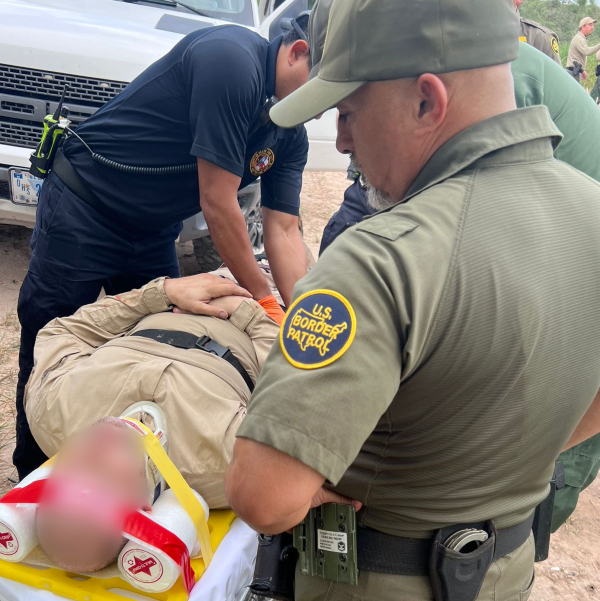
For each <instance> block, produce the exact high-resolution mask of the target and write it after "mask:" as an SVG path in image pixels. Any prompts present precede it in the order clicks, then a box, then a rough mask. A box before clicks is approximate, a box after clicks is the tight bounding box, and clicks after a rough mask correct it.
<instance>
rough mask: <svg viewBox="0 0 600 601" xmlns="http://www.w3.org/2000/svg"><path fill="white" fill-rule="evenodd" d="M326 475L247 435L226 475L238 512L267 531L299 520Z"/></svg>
mask: <svg viewBox="0 0 600 601" xmlns="http://www.w3.org/2000/svg"><path fill="white" fill-rule="evenodd" d="M324 481H325V478H324V477H323V476H321V475H320V474H318V473H317V472H315V471H314V470H312V469H311V468H309V467H308V466H306V465H304V464H303V463H301V462H300V461H298V460H296V459H293V458H292V457H290V456H288V455H286V454H284V453H281V452H279V451H277V450H276V449H273V448H271V447H268V446H266V445H263V444H261V443H257V442H255V441H253V440H249V439H247V438H238V439H237V441H236V443H235V447H234V451H233V460H232V462H231V464H230V466H229V468H228V469H227V473H226V476H225V494H226V495H227V499H228V500H229V503H230V505H231V508H232V509H233V510H234V511H235V513H236V514H237V515H238V516H239V517H240V518H241V519H243V520H244V521H245V522H246V523H247V524H249V525H250V526H251V527H252V528H254V529H255V530H256V531H258V532H262V533H263V534H279V533H280V532H284V531H285V530H289V529H290V528H293V527H294V526H296V524H299V523H300V522H301V521H302V520H303V519H304V517H305V516H306V514H307V513H308V510H309V509H310V507H311V502H312V499H313V497H314V496H315V494H316V492H317V491H318V490H319V489H320V488H321V486H322V485H323V482H324Z"/></svg>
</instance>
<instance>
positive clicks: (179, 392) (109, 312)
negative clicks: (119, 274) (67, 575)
mask: <svg viewBox="0 0 600 601" xmlns="http://www.w3.org/2000/svg"><path fill="white" fill-rule="evenodd" d="M248 296H249V295H248V293H247V292H246V291H245V290H243V289H242V288H240V287H238V286H237V285H236V284H235V283H233V282H230V281H229V280H228V279H223V278H220V277H214V276H211V275H199V276H192V277H188V278H178V279H165V278H158V279H157V280H154V281H152V282H150V283H148V284H146V285H145V286H143V287H142V288H141V289H139V290H132V291H130V292H126V293H125V294H121V295H119V296H116V297H104V298H103V299H101V300H99V301H97V302H96V303H93V304H91V305H86V306H85V307H82V308H81V309H79V311H77V313H75V314H74V315H71V316H70V317H64V318H58V319H54V320H53V321H51V322H50V323H49V324H48V325H47V326H46V327H44V328H43V329H42V330H40V332H39V334H38V337H37V341H36V345H35V367H34V369H33V372H32V374H31V378H30V380H29V384H28V386H27V394H26V398H25V411H26V413H27V419H28V421H29V424H30V425H31V431H32V433H33V436H34V437H35V440H36V441H37V442H38V444H39V445H40V447H41V448H42V450H43V452H44V453H45V454H46V455H48V456H53V455H55V454H56V453H58V452H59V451H61V452H60V454H59V456H58V463H59V465H60V471H61V473H62V475H63V476H65V477H79V478H85V479H86V480H89V479H90V478H91V479H93V480H94V481H97V483H98V486H99V487H100V488H101V490H103V491H105V492H106V493H108V492H109V491H111V490H112V491H114V487H115V486H116V485H118V483H119V481H120V479H122V474H123V472H124V469H125V467H124V466H127V465H129V464H130V463H132V462H133V463H134V464H135V456H136V455H135V449H133V448H132V445H131V444H129V445H125V446H123V445H120V444H115V443H114V440H113V438H111V437H110V436H108V437H107V436H106V434H107V432H106V427H108V428H109V432H108V434H110V432H111V431H112V430H113V428H112V427H111V425H112V424H113V423H114V420H113V421H111V420H110V419H109V420H108V424H107V420H106V419H105V418H107V417H109V418H110V417H113V418H115V417H118V416H123V415H125V416H127V417H132V418H134V419H137V420H139V421H142V422H143V423H145V424H146V425H147V426H148V427H150V428H151V429H152V430H154V431H155V430H156V428H157V427H158V428H160V429H161V430H164V434H165V435H166V436H167V441H168V448H167V451H168V453H169V456H170V457H171V459H172V460H173V462H174V463H175V465H176V467H177V468H178V469H179V471H180V472H181V474H182V475H183V477H184V478H185V480H186V482H187V483H188V484H189V485H190V486H191V487H192V488H193V489H194V490H196V491H198V492H199V493H200V495H202V497H203V498H204V499H205V501H206V502H207V503H208V505H209V507H211V508H223V507H227V500H226V498H225V493H224V486H223V482H224V476H225V469H226V467H227V464H228V463H229V461H230V460H231V457H232V453H233V444H234V441H235V433H236V431H237V429H238V428H239V425H240V423H241V422H242V420H243V419H244V416H245V414H246V407H247V404H248V399H249V398H250V393H251V391H252V389H253V387H254V383H255V382H256V380H257V378H258V374H259V372H260V370H261V368H262V365H263V363H264V361H265V359H266V357H267V354H268V352H269V350H270V349H271V346H272V344H273V342H274V340H275V339H276V337H277V336H278V334H279V326H278V324H277V323H276V322H275V321H274V320H273V319H272V318H271V317H269V315H268V314H267V313H265V310H264V309H263V308H262V307H261V306H260V305H259V304H258V303H256V302H255V301H254V300H252V299H250V298H247V297H248ZM184 298H186V299H188V300H189V301H190V303H191V307H192V308H193V309H194V310H196V311H202V312H204V313H206V315H189V314H175V313H173V312H172V309H173V307H174V306H175V305H179V304H182V302H184V301H183V299H184ZM211 299H213V300H211ZM208 301H210V303H209V304H208V305H206V303H207V302H208ZM216 317H220V318H221V319H215V318H216ZM223 317H225V319H223ZM201 349H205V350H204V351H203V350H201ZM157 420H158V421H157ZM98 422H100V424H99V426H100V427H99V426H98V425H96V426H93V424H97V423H98ZM116 424H117V425H118V424H119V422H118V421H117V422H116ZM89 427H91V428H92V429H89V430H88V428H89ZM78 432H81V433H82V434H81V435H80V436H78V437H76V439H75V440H74V442H72V443H70V444H69V442H67V443H66V445H65V441H67V440H68V439H71V438H72V436H73V435H74V434H76V433H78ZM84 432H85V435H84V434H83V433H84ZM116 434H117V435H118V432H117V433H116ZM63 445H65V448H64V449H63ZM109 449H110V451H109ZM132 453H133V457H132ZM90 457H93V458H94V460H93V461H92V460H90ZM139 473H140V470H139V467H138V469H137V472H136V475H137V474H139ZM101 476H102V480H98V478H100V477H101ZM148 476H149V477H151V478H154V479H156V478H157V474H155V473H150V474H149V475H148ZM125 480H126V481H127V482H126V486H127V487H128V488H129V487H131V486H132V485H135V478H134V479H133V481H134V482H133V484H132V483H131V482H129V481H130V480H132V478H126V479H125ZM156 485H157V482H155V481H151V482H150V483H149V485H148V489H149V492H150V496H151V498H150V504H152V502H153V501H154V500H155V499H154V493H155V488H156ZM143 488H144V487H143ZM146 501H148V499H147V498H146ZM71 517H72V516H69V515H66V516H65V515H62V516H61V515H52V516H46V519H45V524H44V525H42V526H43V527H42V530H43V532H41V534H42V536H41V540H42V546H43V547H44V549H45V550H46V551H47V553H48V554H49V556H50V557H53V558H54V559H55V560H56V561H57V563H59V565H61V567H63V568H64V569H69V570H72V571H78V572H81V571H83V572H87V571H95V570H97V569H100V568H101V567H104V565H106V564H107V563H109V561H110V560H111V559H112V558H114V556H115V555H118V553H119V551H120V548H117V549H115V548H114V547H115V545H118V541H116V543H115V544H102V545H100V543H101V542H102V543H105V541H106V540H107V536H108V535H107V534H106V533H105V534H104V535H102V533H94V518H93V516H91V517H90V519H91V521H92V523H91V524H90V523H89V520H87V521H86V522H85V523H82V522H81V520H78V521H77V522H76V523H73V521H72V519H71ZM51 518H52V519H51ZM38 527H39V524H38ZM103 527H104V526H103ZM81 532H85V533H86V534H85V535H81ZM108 539H110V536H108ZM118 539H119V540H121V543H120V545H121V547H122V545H123V543H122V537H121V536H119V537H118ZM103 548H104V549H111V550H112V551H111V552H109V553H107V554H106V553H103V551H102V549H103Z"/></svg>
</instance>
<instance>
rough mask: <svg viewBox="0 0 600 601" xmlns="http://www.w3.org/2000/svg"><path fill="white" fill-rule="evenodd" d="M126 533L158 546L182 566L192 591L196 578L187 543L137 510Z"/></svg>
mask: <svg viewBox="0 0 600 601" xmlns="http://www.w3.org/2000/svg"><path fill="white" fill-rule="evenodd" d="M124 530H125V533H126V534H128V535H130V536H132V537H134V538H137V539H138V540H141V541H144V542H145V543H147V544H149V545H152V546H153V547H156V548H157V549H159V550H160V551H162V552H163V553H166V554H167V555H168V556H169V557H170V558H171V559H172V560H173V561H174V562H175V563H176V564H177V565H179V566H180V567H181V572H182V574H183V583H184V585H185V590H186V591H187V593H188V595H189V594H190V592H191V591H192V588H193V586H194V584H195V583H196V579H195V576H194V570H193V569H192V566H191V564H190V554H189V551H188V548H187V547H186V545H185V543H184V542H183V541H182V540H181V539H180V538H179V537H178V536H176V535H175V534H173V533H172V532H170V531H169V530H167V529H166V528H164V527H163V526H161V525H160V524H157V523H156V522H155V521H154V520H151V519H150V518H149V517H148V516H147V515H146V514H145V513H142V512H141V511H136V512H135V513H132V514H131V515H130V516H129V517H128V518H127V520H126V521H125V529H124Z"/></svg>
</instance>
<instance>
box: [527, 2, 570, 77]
mask: <svg viewBox="0 0 600 601" xmlns="http://www.w3.org/2000/svg"><path fill="white" fill-rule="evenodd" d="M521 4H523V0H515V9H516V11H517V14H518V15H519V19H520V20H521V36H520V37H519V40H520V41H521V42H525V43H527V44H529V45H530V46H533V47H534V48H537V49H538V50H539V51H540V52H543V53H544V54H545V55H546V56H549V57H550V58H551V59H552V60H553V61H555V62H556V63H558V64H559V65H560V66H561V67H562V62H561V60H560V48H559V46H558V36H557V35H556V33H555V32H554V31H552V30H550V29H548V28H547V27H546V26H545V25H541V24H540V23H536V22H535V21H531V20H530V19H524V18H523V17H522V16H521V12H520V10H519V7H520V6H521Z"/></svg>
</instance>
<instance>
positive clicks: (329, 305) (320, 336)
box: [279, 290, 356, 369]
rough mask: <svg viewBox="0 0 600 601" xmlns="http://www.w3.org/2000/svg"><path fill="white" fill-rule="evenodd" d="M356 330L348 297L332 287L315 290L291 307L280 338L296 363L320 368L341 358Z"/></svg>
mask: <svg viewBox="0 0 600 601" xmlns="http://www.w3.org/2000/svg"><path fill="white" fill-rule="evenodd" d="M355 334H356V315H355V313H354V309H353V308H352V305H351V304H350V303H349V302H348V301H347V300H346V298H344V297H343V296H342V295H341V294H339V293H338V292H333V291H332V290H312V291H311V292H307V293H306V294H303V295H302V296H301V297H300V298H298V299H297V300H296V301H295V302H294V303H293V304H292V306H291V307H290V308H289V309H288V312H287V315H286V317H285V320H284V322H283V324H282V326H281V331H280V333H279V341H280V344H281V350H282V351H283V354H284V355H285V358H286V359H287V360H288V361H289V362H290V363H291V364H292V365H293V366H294V367H298V368H299V369H317V368H319V367H325V366H326V365H330V364H331V363H333V362H334V361H337V360H338V359H339V358H340V357H341V356H342V355H343V354H344V353H345V352H346V351H347V350H348V349H349V348H350V345H351V344H352V341H353V340H354V335H355Z"/></svg>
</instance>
